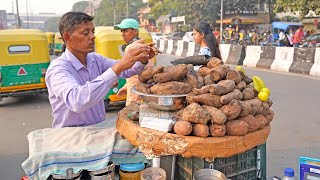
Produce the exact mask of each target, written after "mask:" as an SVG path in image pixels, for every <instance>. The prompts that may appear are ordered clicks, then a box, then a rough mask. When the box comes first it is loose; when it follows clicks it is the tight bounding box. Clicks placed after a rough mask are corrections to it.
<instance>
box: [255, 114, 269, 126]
mask: <svg viewBox="0 0 320 180" xmlns="http://www.w3.org/2000/svg"><path fill="white" fill-rule="evenodd" d="M254 117H255V118H256V121H257V122H258V123H259V129H263V128H264V127H266V125H267V124H268V120H267V119H266V118H265V117H264V116H263V115H261V114H257V115H255V116H254Z"/></svg>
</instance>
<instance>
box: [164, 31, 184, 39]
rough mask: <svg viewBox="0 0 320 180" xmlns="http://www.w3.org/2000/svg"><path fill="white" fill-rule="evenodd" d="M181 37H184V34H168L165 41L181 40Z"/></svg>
mask: <svg viewBox="0 0 320 180" xmlns="http://www.w3.org/2000/svg"><path fill="white" fill-rule="evenodd" d="M183 36H184V32H174V33H171V34H168V36H167V39H169V40H182V37H183Z"/></svg>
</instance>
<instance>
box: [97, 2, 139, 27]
mask: <svg viewBox="0 0 320 180" xmlns="http://www.w3.org/2000/svg"><path fill="white" fill-rule="evenodd" d="M128 7H129V8H128V17H129V18H133V19H138V13H137V12H138V11H139V9H140V8H142V7H143V3H142V0H128ZM125 18H127V0H103V1H102V3H101V5H100V7H99V8H98V11H97V13H96V16H95V19H94V20H93V23H94V25H95V26H113V25H114V23H115V24H118V23H120V22H121V21H122V20H123V19H125Z"/></svg>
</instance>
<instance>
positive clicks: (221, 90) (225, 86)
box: [209, 80, 235, 96]
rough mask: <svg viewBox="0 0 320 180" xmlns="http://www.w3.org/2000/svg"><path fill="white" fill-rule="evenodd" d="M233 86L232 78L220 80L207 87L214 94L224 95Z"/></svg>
mask: <svg viewBox="0 0 320 180" xmlns="http://www.w3.org/2000/svg"><path fill="white" fill-rule="evenodd" d="M234 88H235V83H234V81H232V80H222V81H219V82H218V84H216V85H212V86H210V87H209V91H210V93H211V94H214V95H219V96H220V95H225V94H227V93H229V92H232V91H233V90H234Z"/></svg>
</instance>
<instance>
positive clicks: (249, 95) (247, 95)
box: [242, 88, 254, 100]
mask: <svg viewBox="0 0 320 180" xmlns="http://www.w3.org/2000/svg"><path fill="white" fill-rule="evenodd" d="M242 95H243V100H249V99H253V98H254V91H253V89H250V88H245V89H244V90H243V91H242Z"/></svg>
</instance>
